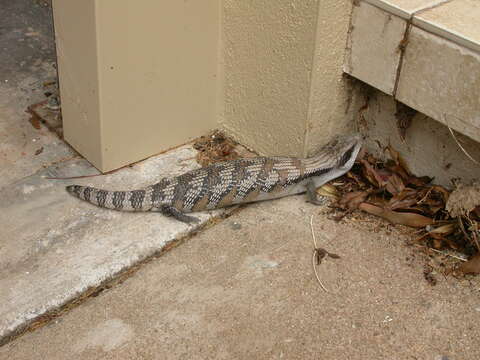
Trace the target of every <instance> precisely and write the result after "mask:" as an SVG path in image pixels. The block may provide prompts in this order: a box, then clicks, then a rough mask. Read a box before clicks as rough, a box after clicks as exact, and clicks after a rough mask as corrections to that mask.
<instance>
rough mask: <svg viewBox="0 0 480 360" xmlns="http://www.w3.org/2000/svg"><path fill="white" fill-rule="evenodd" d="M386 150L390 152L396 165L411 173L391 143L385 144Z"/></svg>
mask: <svg viewBox="0 0 480 360" xmlns="http://www.w3.org/2000/svg"><path fill="white" fill-rule="evenodd" d="M387 150H388V152H389V153H390V156H391V158H392V160H393V161H395V163H396V164H397V165H399V166H401V167H402V168H403V170H404V171H405V172H406V173H407V174H411V172H410V169H409V168H408V166H407V163H406V162H405V160H403V158H402V157H401V156H400V153H399V152H398V151H397V150H395V149H394V148H393V147H392V146H391V145H388V146H387Z"/></svg>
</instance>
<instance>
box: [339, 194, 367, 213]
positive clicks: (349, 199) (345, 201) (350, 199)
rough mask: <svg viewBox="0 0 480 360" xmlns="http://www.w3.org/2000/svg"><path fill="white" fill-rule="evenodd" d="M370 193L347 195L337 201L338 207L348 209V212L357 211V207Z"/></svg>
mask: <svg viewBox="0 0 480 360" xmlns="http://www.w3.org/2000/svg"><path fill="white" fill-rule="evenodd" d="M370 193H371V191H370V190H367V191H354V192H350V193H347V194H345V195H344V196H343V197H342V198H341V199H340V200H339V201H338V205H339V206H340V207H341V208H342V209H349V210H355V209H358V205H360V203H362V202H364V201H365V200H366V199H367V197H368V195H369V194H370Z"/></svg>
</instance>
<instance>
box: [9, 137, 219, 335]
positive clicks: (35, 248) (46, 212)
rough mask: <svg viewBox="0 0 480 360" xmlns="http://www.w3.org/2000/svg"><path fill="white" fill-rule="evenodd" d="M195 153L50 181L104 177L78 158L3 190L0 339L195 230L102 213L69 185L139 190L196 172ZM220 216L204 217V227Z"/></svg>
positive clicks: (162, 220)
mask: <svg viewBox="0 0 480 360" xmlns="http://www.w3.org/2000/svg"><path fill="white" fill-rule="evenodd" d="M195 154H196V151H195V150H193V149H192V148H191V147H189V146H184V147H181V148H178V149H176V150H174V151H171V152H168V153H165V154H163V155H160V156H157V157H154V158H151V159H148V160H146V161H143V162H141V163H138V164H135V165H134V166H132V167H127V168H124V169H122V170H120V171H118V172H116V173H114V174H112V175H108V176H101V177H90V178H86V179H81V180H80V179H79V180H75V181H73V180H49V179H45V178H44V176H53V177H69V176H78V175H86V174H96V173H98V172H97V170H95V169H94V168H93V167H92V166H91V165H89V164H88V163H87V162H86V161H85V160H82V159H73V160H70V161H65V162H62V163H59V164H57V165H52V166H50V167H48V168H47V169H45V170H42V171H39V172H38V173H36V174H35V175H32V176H29V177H27V178H24V179H22V180H19V181H17V182H15V183H14V184H12V185H9V186H6V187H4V188H3V189H1V190H0V198H1V199H2V202H1V205H0V212H1V213H2V218H1V220H0V227H1V229H2V231H1V233H0V289H2V291H0V339H1V338H2V337H5V336H7V335H9V334H10V333H12V332H14V331H16V330H18V329H19V328H21V327H22V326H24V325H25V324H27V323H29V321H31V320H33V319H35V318H37V317H38V316H40V315H42V314H45V313H46V312H48V311H51V310H53V309H55V308H57V307H59V306H61V305H62V304H65V303H66V302H68V301H69V300H72V299H73V298H75V297H76V296H78V295H79V294H81V293H82V292H84V291H85V290H87V289H88V288H90V287H94V286H97V285H99V284H100V283H101V282H102V281H104V280H106V279H108V278H110V277H112V276H113V275H115V274H116V273H118V272H119V271H121V270H122V269H125V268H128V267H130V266H132V265H134V264H135V263H137V262H138V261H141V260H142V259H144V258H146V257H148V256H150V255H152V254H154V253H155V252H157V251H159V250H160V249H162V248H163V247H164V246H165V245H166V244H167V243H169V242H171V241H172V240H174V239H177V238H180V237H182V236H184V235H186V234H187V233H189V232H191V231H192V230H193V229H195V227H193V226H187V225H185V224H183V223H179V222H178V221H176V220H174V219H170V218H166V217H164V216H162V215H160V214H158V213H122V212H115V211H111V210H105V209H100V208H97V207H95V206H92V205H90V204H87V203H85V202H82V201H79V200H78V199H75V198H73V197H71V196H70V195H68V194H67V193H66V191H65V190H64V187H65V185H67V184H72V183H78V184H91V185H93V186H97V187H102V188H106V189H114V190H120V189H132V188H137V187H141V186H144V185H148V184H151V183H155V182H157V181H158V180H159V179H160V178H161V177H164V176H171V175H177V174H179V173H183V172H185V171H187V170H190V169H192V168H194V167H197V166H198V164H197V163H196V162H195V161H194V158H195ZM218 213H219V212H216V213H213V214H203V215H200V216H199V217H200V218H201V219H202V223H205V222H206V221H207V220H208V219H209V218H210V217H211V216H213V215H214V214H218Z"/></svg>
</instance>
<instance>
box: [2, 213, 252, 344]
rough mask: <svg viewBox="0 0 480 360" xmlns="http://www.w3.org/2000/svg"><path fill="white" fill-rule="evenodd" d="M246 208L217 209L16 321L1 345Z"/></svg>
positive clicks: (40, 325) (110, 285)
mask: <svg viewBox="0 0 480 360" xmlns="http://www.w3.org/2000/svg"><path fill="white" fill-rule="evenodd" d="M242 208H243V206H233V207H231V208H227V209H222V210H217V211H215V212H214V214H213V215H212V216H210V217H209V218H207V219H204V218H202V219H201V221H200V223H199V224H197V225H195V226H193V227H192V228H190V229H188V231H186V232H182V233H180V234H179V236H177V237H175V238H173V239H171V240H168V241H166V242H165V243H164V244H163V246H162V247H160V248H158V249H157V250H155V251H153V252H152V253H150V254H147V255H146V256H144V257H142V258H139V259H137V260H136V261H135V260H134V261H132V263H131V264H127V265H125V266H123V267H122V268H120V269H119V270H118V271H116V272H114V273H112V274H111V275H110V276H109V277H108V278H105V279H103V280H102V281H101V282H99V283H98V284H96V285H94V286H89V287H86V288H85V289H82V290H80V291H78V292H77V293H75V294H71V296H69V297H68V298H65V299H61V300H60V301H59V302H58V303H56V304H54V303H52V304H50V308H48V309H45V311H44V312H43V313H39V314H36V315H35V316H32V317H31V318H30V319H23V321H22V322H19V323H18V324H16V326H14V327H12V328H11V329H8V330H7V331H5V332H4V333H0V347H2V346H4V345H6V344H7V343H9V342H11V341H13V340H15V339H17V338H19V337H20V336H22V335H23V334H25V333H27V332H31V331H35V330H37V329H39V328H42V327H43V326H45V325H47V324H49V323H50V321H52V320H54V319H56V318H58V317H60V316H62V315H63V314H65V313H67V312H69V311H70V310H72V309H74V308H75V307H77V306H79V305H81V304H83V303H84V302H86V301H88V300H89V299H90V298H92V297H96V296H98V295H99V294H100V293H102V292H103V291H105V290H108V289H111V288H113V287H114V286H116V285H119V284H121V283H123V282H124V281H125V280H126V279H128V278H129V277H131V276H133V275H134V274H135V273H136V272H137V271H138V270H139V269H141V268H142V267H143V266H145V265H147V264H148V263H150V262H151V261H153V260H155V259H158V258H159V257H161V256H162V255H163V254H165V253H166V252H167V251H170V250H171V249H174V248H175V247H177V246H179V245H180V244H182V243H184V242H185V241H188V240H189V239H190V238H192V237H193V236H195V235H197V234H198V233H199V232H201V231H204V230H206V229H208V228H210V227H212V226H214V225H216V224H217V223H218V222H220V221H223V220H224V219H226V218H228V217H230V216H231V215H233V214H235V213H236V212H238V211H240V210H241V209H242Z"/></svg>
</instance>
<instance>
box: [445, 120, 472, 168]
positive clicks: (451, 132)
mask: <svg viewBox="0 0 480 360" xmlns="http://www.w3.org/2000/svg"><path fill="white" fill-rule="evenodd" d="M443 119H444V120H445V124H446V125H447V127H448V130H450V134H452V137H453V140H455V142H456V143H457V145H458V147H459V148H460V150H462V151H463V153H464V154H465V155H466V156H467V157H468V158H469V159H470V160H472V161H473V162H474V163H475V164H477V165H480V162H478V161H477V160H475V159H474V158H473V157H472V156H471V155H470V154H469V153H468V152H467V150H465V149H464V148H463V146H462V144H460V141H458V139H457V136H456V135H455V133H454V132H453V130H452V128H451V127H450V126H449V125H448V123H447V117H446V116H445V115H444V116H443Z"/></svg>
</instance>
